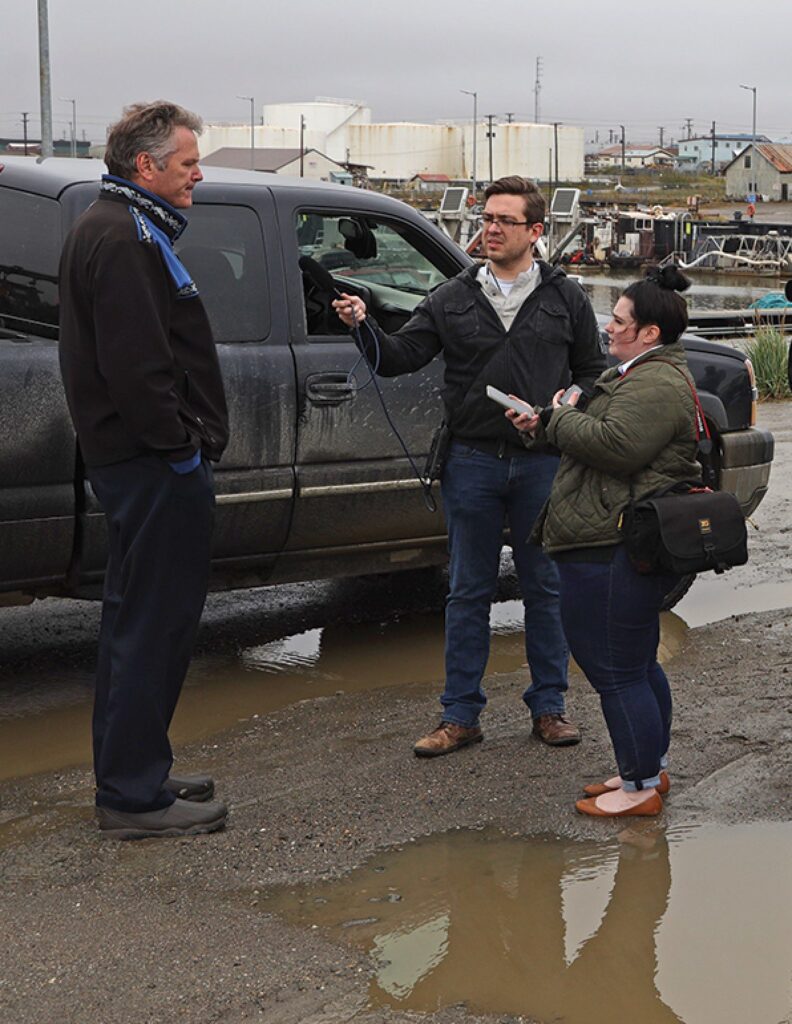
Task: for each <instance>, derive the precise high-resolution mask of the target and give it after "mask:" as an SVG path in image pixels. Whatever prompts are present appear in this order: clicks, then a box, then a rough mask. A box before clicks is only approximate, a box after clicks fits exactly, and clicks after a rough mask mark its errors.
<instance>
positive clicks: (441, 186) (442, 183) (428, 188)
mask: <svg viewBox="0 0 792 1024" xmlns="http://www.w3.org/2000/svg"><path fill="white" fill-rule="evenodd" d="M450 184H451V179H450V178H449V177H448V175H447V174H414V175H413V176H412V178H410V180H409V181H408V182H407V188H408V189H409V190H410V191H411V192H445V190H446V188H448V186H449V185H450Z"/></svg>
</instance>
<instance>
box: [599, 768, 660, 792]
mask: <svg viewBox="0 0 792 1024" xmlns="http://www.w3.org/2000/svg"><path fill="white" fill-rule="evenodd" d="M669 789H671V780H670V779H669V777H668V772H660V785H659V786H658V787H657V792H658V793H659V794H660V796H665V795H666V793H667V792H668V791H669ZM583 792H584V793H587V794H588V795H589V796H602V794H603V793H612V792H613V789H611V787H610V786H606V785H605V783H604V782H591V783H589V785H588V786H584V787H583Z"/></svg>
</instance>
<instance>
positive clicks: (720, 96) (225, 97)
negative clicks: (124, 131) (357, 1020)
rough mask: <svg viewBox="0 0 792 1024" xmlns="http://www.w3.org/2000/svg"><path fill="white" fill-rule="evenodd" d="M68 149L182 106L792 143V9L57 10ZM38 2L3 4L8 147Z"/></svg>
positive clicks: (398, 5) (399, 4)
mask: <svg viewBox="0 0 792 1024" xmlns="http://www.w3.org/2000/svg"><path fill="white" fill-rule="evenodd" d="M49 29H50V59H51V66H52V109H53V121H54V135H55V137H57V138H59V137H62V136H63V134H64V131H65V130H66V129H67V126H68V124H69V120H70V117H71V104H70V103H65V102H63V101H62V99H61V98H62V97H65V98H68V99H71V98H74V99H75V100H76V103H77V123H78V135H80V136H82V132H83V130H84V131H85V133H86V136H87V137H88V138H90V139H91V140H92V141H103V139H104V130H105V126H106V125H107V124H108V123H110V122H112V121H113V120H115V119H116V118H117V117H118V115H119V114H120V112H121V108H122V107H123V106H124V104H126V103H129V102H132V101H136V100H144V99H157V98H160V97H164V98H167V99H173V100H176V101H177V102H180V103H182V104H184V105H185V106H187V107H189V108H191V109H193V110H195V111H196V112H198V113H199V114H201V116H202V117H204V118H205V119H206V120H211V121H236V122H246V121H247V120H248V119H249V105H248V104H246V103H245V102H244V101H243V100H239V99H237V96H238V95H245V96H251V95H252V96H254V97H255V100H256V107H257V111H258V110H260V107H261V105H262V104H263V103H265V102H284V101H299V100H311V99H315V98H316V97H317V96H323V97H338V98H350V99H355V100H363V101H365V102H366V103H368V104H369V105H370V107H371V108H372V119H373V120H374V121H435V120H439V119H443V118H456V119H461V118H467V117H470V116H471V115H472V99H471V97H470V96H466V95H463V93H462V92H460V90H462V89H468V90H475V91H476V92H477V93H478V112H479V114H480V115H485V114H489V113H493V114H498V115H503V114H505V113H506V112H508V111H510V112H513V113H514V114H515V119H516V120H533V114H534V80H535V75H536V58H537V57H541V58H542V75H541V93H540V120H543V121H562V122H564V123H566V124H576V125H580V126H582V127H583V128H584V129H585V132H586V135H585V137H586V139H587V140H589V139H593V138H594V134H595V131H597V130H598V131H599V139H600V141H601V142H603V144H607V142H608V129H609V128H610V129H617V128H618V125H619V124H624V125H626V127H627V137H628V140H630V141H634V142H640V141H656V140H657V139H658V138H659V131H658V129H659V127H660V126H663V127H664V128H665V140H666V141H669V140H670V139H672V138H673V139H678V138H680V137H684V134H683V131H684V132H686V129H685V128H684V126H685V125H686V119H688V118H691V119H692V126H693V130H694V133H695V134H699V133H702V134H703V133H705V132H709V130H710V125H711V122H712V121H713V120H714V121H715V122H716V124H717V128H718V130H719V131H731V132H734V131H741V132H750V131H751V118H752V110H751V104H752V96H751V93H750V92H746V91H744V90H742V89H740V88H739V86H740V85H749V86H756V87H757V90H758V91H757V131H758V132H759V133H764V134H766V135H769V136H771V137H774V138H776V139H780V138H782V137H783V138H792V104H791V103H790V88H789V85H790V77H791V76H790V72H789V67H790V56H789V55H790V53H791V52H792V3H790V0H750V2H747V0H657V2H654V3H647V2H646V0H595V2H592V0H566V2H563V0H541V2H536V0H489V2H488V3H471V2H465V0H455V2H452V0H393V2H387V0H365V2H364V0H189V2H187V0H133V2H132V3H130V4H121V3H112V2H110V3H108V2H107V0H49ZM38 81H39V79H38V21H37V3H36V0H0V136H20V135H21V130H22V129H21V112H22V111H28V112H29V113H30V115H31V118H30V134H31V137H33V136H38V134H39V131H40V128H39V110H40V107H39V94H38Z"/></svg>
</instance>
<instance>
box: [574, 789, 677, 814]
mask: <svg viewBox="0 0 792 1024" xmlns="http://www.w3.org/2000/svg"><path fill="white" fill-rule="evenodd" d="M575 807H576V809H577V810H578V811H579V812H580V813H581V814H589V815H591V817H592V818H632V817H636V818H654V817H655V815H657V814H659V813H660V812H661V811H662V809H663V799H662V797H661V796H660V794H659V793H658V792H657V790H656V789H653V790H652V792H651V796H648V797H647V798H646V800H643V801H642V802H641V803H639V804H633V805H632V806H631V807H626V808H625V809H624V810H623V811H603V810H602V808H600V807H597V798H596V797H595V796H592V797H589V799H588V800H578V801H577V803H576V804H575Z"/></svg>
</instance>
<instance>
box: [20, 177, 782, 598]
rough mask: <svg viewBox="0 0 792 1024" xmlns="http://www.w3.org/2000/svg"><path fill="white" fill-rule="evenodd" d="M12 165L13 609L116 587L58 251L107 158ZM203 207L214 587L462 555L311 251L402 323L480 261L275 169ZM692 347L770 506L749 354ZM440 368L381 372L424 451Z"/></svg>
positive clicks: (742, 478) (212, 186) (353, 192)
mask: <svg viewBox="0 0 792 1024" xmlns="http://www.w3.org/2000/svg"><path fill="white" fill-rule="evenodd" d="M0 160H3V162H2V163H0V225H2V230H0V434H1V436H2V437H3V443H2V445H1V446H0V603H5V604H11V603H20V602H26V601H29V600H32V599H33V598H34V597H40V596H44V595H73V596H95V595H96V594H97V591H98V588H99V587H100V585H101V581H102V575H103V568H104V563H105V539H104V538H105V530H104V523H103V518H102V515H101V512H100V509H99V507H98V505H97V502H96V499H95V497H94V496H93V494H92V492H91V490H90V487H89V486H88V484H87V482H86V480H85V478H84V475H83V472H82V468H81V464H80V460H79V457H78V453H77V450H76V446H75V438H74V433H73V431H72V427H71V423H70V420H69V415H68V412H67V408H66V403H65V399H64V395H63V391H62V388H61V382H60V375H59V370H58V359H57V338H58V260H59V255H60V249H61V244H62V241H63V238H64V236H65V234H66V232H67V231H68V230H69V227H70V226H71V224H72V223H73V221H74V220H75V218H76V217H77V216H78V215H79V214H80V213H82V211H83V210H84V209H85V208H86V207H87V206H88V205H89V204H90V203H91V202H92V201H93V199H94V198H95V196H96V195H97V188H98V181H99V178H100V175H101V174H102V172H103V171H104V165H103V164H102V163H100V162H99V161H95V160H67V159H48V160H45V161H36V160H35V159H32V158H25V157H11V158H5V159H3V158H0ZM188 217H189V221H190V223H189V226H188V228H187V230H186V232H185V233H184V235H183V236H182V240H181V241H180V243H179V247H178V251H179V255H180V257H181V258H182V260H183V262H184V263H185V265H186V266H187V268H188V269H189V270H190V272H191V273H192V275H193V277H194V279H195V281H196V283H197V285H198V288H199V290H200V293H201V295H202V297H203V301H204V303H205V306H206V309H207V312H208V314H209V318H210V320H211V323H212V327H213V330H214V334H215V338H216V341H217V343H218V349H219V353H220V361H221V365H222V371H223V374H224V378H225V382H226V390H227V395H228V402H229V408H230V417H231V441H230V444H229V446H228V449H227V450H226V453H225V455H224V456H223V459H222V461H221V462H220V464H219V465H218V467H217V470H216V474H215V476H216V484H217V528H216V534H215V547H214V559H213V586H214V587H215V588H231V587H250V586H259V585H262V584H269V583H281V582H289V581H299V580H308V579H316V578H323V577H331V576H341V575H358V574H360V575H362V574H369V573H383V572H392V571H394V570H406V569H416V568H422V567H426V566H433V565H440V564H442V563H443V562H444V561H445V558H446V535H445V529H444V525H443V519H442V515H441V514H432V513H431V512H430V511H429V510H428V509H427V507H426V505H425V503H424V500H423V494H422V492H421V488H420V484H419V481H418V479H417V478H416V476H415V474H414V472H413V469H412V467H411V465H410V462H409V460H408V459H407V458H406V457H405V454H404V452H403V451H402V449H401V447H400V445H399V444H398V442H397V440H396V438H395V437H394V435H393V433H392V431H391V429H390V427H389V424H388V422H387V420H386V417H385V415H384V413H383V410H382V408H381V406H380V402H379V397H378V394H377V389H376V388H375V387H374V386H373V385H372V384H371V381H370V374H369V370H368V368H367V367H366V366H365V364H363V363H362V362H361V359H360V356H359V353H358V351H357V349H356V347H355V345H354V343H353V341H352V340H351V338H350V336H349V334H348V332H347V331H346V330H345V329H344V328H343V326H342V325H341V323H340V321H339V320H338V318H337V317H336V316H335V314H334V313H333V312H332V310H331V309H330V305H329V304H330V301H331V299H332V298H333V296H332V295H331V294H329V293H328V291H327V290H325V289H323V288H322V286H321V275H320V280H319V283H317V280H316V275H314V276H313V277H312V276H311V275H308V274H306V273H304V272H302V271H301V269H300V262H299V261H300V258H301V257H308V258H309V260H308V262H307V265H308V266H315V263H318V264H320V265H321V266H322V267H323V268H324V269H325V271H329V273H330V274H332V275H333V277H334V278H335V279H337V280H338V281H339V282H341V285H342V287H343V288H344V289H346V290H348V291H353V292H356V293H357V294H359V295H361V296H362V297H363V298H364V299H365V301H366V303H367V305H368V306H369V308H370V309H371V310H372V312H373V314H374V315H375V316H376V318H377V320H378V322H379V323H380V324H381V325H382V326H383V328H384V329H385V330H386V331H387V330H394V329H396V328H398V327H399V326H400V325H401V324H403V323H404V322H405V321H406V319H407V318H408V317H409V316H410V313H411V311H412V310H413V309H414V307H415V306H416V304H417V303H418V302H420V301H421V299H422V298H423V296H424V295H426V294H427V292H428V291H429V290H430V289H432V288H434V287H435V286H436V285H437V284H439V283H440V282H442V281H443V280H445V279H446V278H447V277H449V276H451V275H453V274H456V273H457V272H458V271H459V270H460V269H461V268H463V267H464V266H465V265H467V264H468V263H469V262H470V258H469V257H468V256H466V255H465V253H464V252H462V250H461V249H459V248H458V247H457V246H456V245H455V244H454V243H453V242H452V241H451V240H450V239H448V238H447V237H445V236H444V235H443V234H442V233H441V232H440V231H439V230H438V229H436V228H435V227H434V226H433V225H432V224H431V223H430V222H429V221H428V220H427V219H426V218H424V217H422V216H421V214H420V213H418V212H417V211H415V210H413V209H411V208H410V207H409V206H406V205H405V204H403V203H401V202H398V201H396V200H394V199H391V198H389V197H386V196H383V195H379V194H376V193H373V192H369V191H365V190H361V189H356V188H349V187H343V186H336V185H329V184H324V183H313V182H308V181H305V180H301V179H287V178H283V177H280V176H276V175H269V174H260V173H255V172H240V171H230V170H227V169H221V168H207V169H206V179H205V181H204V182H202V183H201V184H200V185H198V187H197V188H196V189H195V193H194V205H193V207H192V209H191V210H190V211H188ZM310 261H315V262H314V263H313V264H311V262H310ZM303 266H306V260H303ZM685 343H686V346H687V350H688V357H689V361H690V366H691V369H692V371H693V374H694V376H695V379H696V382H697V385H698V387H699V390H700V393H701V400H702V404H703V406H704V409H705V412H706V415H707V418H708V420H709V423H710V426H711V428H712V431H713V435H714V437H715V438H716V440H717V449H718V450H717V454H718V461H719V473H720V486H721V487H724V488H727V489H729V490H731V491H733V492H734V493H735V494H736V495H737V496H738V497H739V499H740V502H741V503H742V506H743V508H744V510H745V512H746V514H749V513H750V512H751V511H752V510H753V509H754V508H755V507H756V505H757V504H758V503H759V501H760V500H761V498H762V496H763V494H764V493H765V491H766V488H767V481H768V477H769V471H770V463H771V461H772V457H773V438H772V435H770V434H768V433H767V432H766V431H762V430H758V429H757V428H756V427H755V426H753V422H754V413H755V398H756V395H755V391H754V386H753V379H752V371H751V369H750V365H749V364H748V363H747V362H746V360H745V359H744V357H743V356H742V355H741V354H740V353H738V352H736V351H734V350H733V349H730V348H726V347H723V346H719V345H715V344H711V343H708V342H704V341H701V340H698V339H696V338H694V337H689V338H686V339H685ZM441 374H442V366H441V365H440V361H439V360H436V361H435V362H434V363H433V364H432V365H430V366H428V367H427V368H426V369H424V370H423V371H420V372H418V373H414V374H410V375H409V376H405V377H402V378H398V379H391V380H382V381H380V382H379V384H380V388H381V389H382V393H383V395H384V400H385V403H386V404H387V408H388V412H389V415H390V417H391V419H392V421H393V423H394V424H395V425H396V426H397V428H398V430H399V431H400V432H401V435H402V436H403V438H404V441H405V443H406V446H407V448H408V450H409V451H410V452H412V453H413V455H414V459H415V462H416V463H417V465H418V466H421V465H422V462H423V459H424V453H425V452H426V450H427V447H428V444H429V440H430V438H431V436H432V433H433V431H434V428H435V427H436V425H437V424H438V423H439V421H440V419H441V406H440V402H439V398H438V392H439V385H440V379H441Z"/></svg>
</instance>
